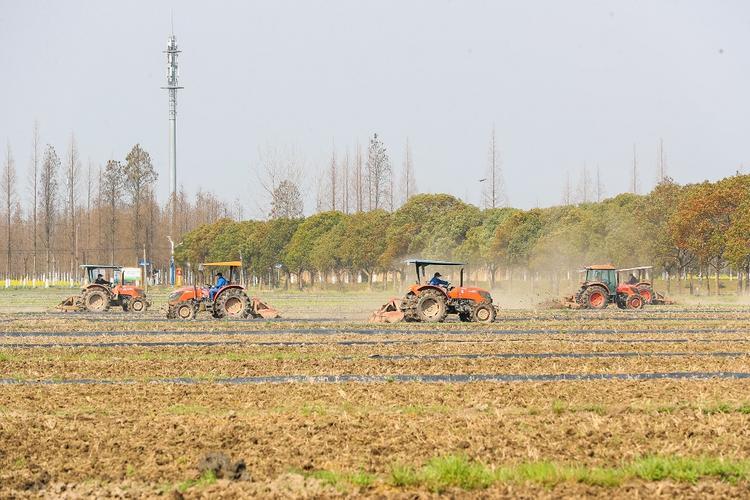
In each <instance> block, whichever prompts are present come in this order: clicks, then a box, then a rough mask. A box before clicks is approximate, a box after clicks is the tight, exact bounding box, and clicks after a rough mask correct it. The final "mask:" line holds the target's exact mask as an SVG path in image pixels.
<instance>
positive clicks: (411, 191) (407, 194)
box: [401, 138, 417, 203]
mask: <svg viewBox="0 0 750 500" xmlns="http://www.w3.org/2000/svg"><path fill="white" fill-rule="evenodd" d="M415 194H417V179H416V177H415V175H414V162H413V158H412V154H411V145H410V144H409V138H407V139H406V150H405V152H404V171H403V173H402V174H401V200H402V202H403V203H406V202H407V201H409V198H411V197H412V196H414V195H415Z"/></svg>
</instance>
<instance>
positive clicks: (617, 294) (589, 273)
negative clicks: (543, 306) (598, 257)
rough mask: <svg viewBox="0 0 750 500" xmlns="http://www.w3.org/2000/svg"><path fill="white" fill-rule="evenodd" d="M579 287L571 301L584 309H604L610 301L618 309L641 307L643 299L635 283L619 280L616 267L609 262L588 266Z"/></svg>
mask: <svg viewBox="0 0 750 500" xmlns="http://www.w3.org/2000/svg"><path fill="white" fill-rule="evenodd" d="M584 271H585V273H586V276H585V278H584V281H583V283H581V287H580V288H579V289H578V292H576V294H575V296H574V297H572V302H573V303H574V304H575V305H576V306H577V307H580V308H584V309H605V308H606V307H607V306H608V305H609V304H610V303H613V304H617V307H619V308H620V309H641V308H642V307H643V304H644V303H645V300H644V298H643V296H642V295H641V294H640V292H639V289H638V286H637V284H635V283H633V284H630V283H627V282H621V281H620V279H619V278H620V277H619V273H618V271H617V269H616V268H615V267H614V266H612V265H609V264H606V265H593V266H588V267H586V269H585V270H584Z"/></svg>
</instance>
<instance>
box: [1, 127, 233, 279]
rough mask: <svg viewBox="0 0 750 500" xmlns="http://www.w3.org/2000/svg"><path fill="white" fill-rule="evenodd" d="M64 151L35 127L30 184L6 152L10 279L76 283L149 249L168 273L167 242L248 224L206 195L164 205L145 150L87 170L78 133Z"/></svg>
mask: <svg viewBox="0 0 750 500" xmlns="http://www.w3.org/2000/svg"><path fill="white" fill-rule="evenodd" d="M58 151H59V150H58V148H56V147H55V146H54V145H52V144H43V142H42V140H41V138H40V134H39V126H38V124H35V125H34V128H33V132H32V141H31V154H30V155H29V162H28V168H27V169H26V177H25V180H26V182H25V183H24V182H21V181H20V179H19V175H18V174H19V169H18V168H17V166H16V159H15V155H14V154H13V150H12V148H11V146H10V145H8V146H7V148H6V154H5V155H4V158H3V162H2V163H3V168H2V176H1V178H0V187H1V188H2V189H1V190H2V194H1V199H2V212H3V224H2V225H3V226H4V227H3V231H2V235H1V236H0V241H2V242H3V246H2V248H3V250H4V252H3V253H4V254H5V255H4V259H3V261H4V262H3V264H4V265H3V266H2V267H3V271H4V272H3V274H4V276H5V277H6V278H13V277H15V278H22V277H33V278H37V279H38V278H41V277H50V276H54V275H62V274H65V275H68V276H71V277H73V278H74V277H77V276H78V275H79V272H78V266H79V264H83V263H95V264H111V263H114V264H121V265H135V263H136V262H138V260H140V259H141V258H142V255H143V253H144V250H145V252H146V255H147V258H148V260H150V261H151V262H154V263H155V267H157V268H158V267H159V266H160V267H162V268H165V267H166V265H167V263H168V262H169V253H170V245H169V242H168V240H167V236H173V237H174V238H175V239H177V240H179V238H180V236H181V235H182V234H183V233H186V232H188V231H190V230H192V229H194V228H196V227H198V226H200V225H201V224H209V223H212V222H215V221H217V220H220V219H222V218H225V217H230V216H231V217H237V218H241V217H242V211H241V210H238V209H237V207H233V206H230V205H228V204H227V203H226V202H225V201H221V200H218V199H217V198H216V197H215V196H214V195H213V194H211V193H207V192H202V191H199V192H198V193H197V195H195V196H188V195H187V193H185V191H184V189H181V190H180V191H179V193H178V194H177V196H176V197H175V198H176V199H175V200H167V202H166V203H163V204H160V203H159V202H158V200H157V199H156V195H155V188H156V182H157V180H158V175H157V172H156V170H155V168H154V165H153V162H152V160H151V156H150V154H149V153H148V152H147V151H145V150H144V149H143V148H142V147H141V146H140V144H135V145H134V146H133V147H132V148H131V149H130V151H129V152H128V153H127V154H126V155H124V158H123V159H121V160H118V159H111V160H109V161H107V162H106V164H104V165H95V164H93V163H92V162H90V161H89V162H88V163H87V164H86V165H85V166H84V165H83V164H82V161H81V158H80V157H81V155H80V152H79V149H78V146H77V142H76V138H75V136H74V135H73V134H71V136H70V139H69V142H68V143H67V145H66V146H65V147H64V148H63V151H62V152H58ZM3 240H4V241H3Z"/></svg>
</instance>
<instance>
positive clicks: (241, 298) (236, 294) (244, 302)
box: [214, 288, 252, 319]
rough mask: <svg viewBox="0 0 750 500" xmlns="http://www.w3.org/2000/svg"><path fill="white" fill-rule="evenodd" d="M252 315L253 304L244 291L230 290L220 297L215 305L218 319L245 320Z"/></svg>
mask: <svg viewBox="0 0 750 500" xmlns="http://www.w3.org/2000/svg"><path fill="white" fill-rule="evenodd" d="M251 314H252V304H251V303H250V299H249V298H248V296H247V295H246V294H245V292H244V291H242V290H240V289H239V288H230V289H229V290H226V291H224V292H222V293H221V295H219V298H218V299H216V302H215V303H214V315H215V316H216V317H217V318H228V319H245V318H247V317H248V316H250V315H251Z"/></svg>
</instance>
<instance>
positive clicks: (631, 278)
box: [628, 273, 638, 285]
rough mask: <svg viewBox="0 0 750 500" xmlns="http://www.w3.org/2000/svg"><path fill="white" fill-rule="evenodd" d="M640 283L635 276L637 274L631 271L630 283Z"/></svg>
mask: <svg viewBox="0 0 750 500" xmlns="http://www.w3.org/2000/svg"><path fill="white" fill-rule="evenodd" d="M636 283H638V278H636V277H635V274H633V273H630V277H628V285H635V284H636Z"/></svg>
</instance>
